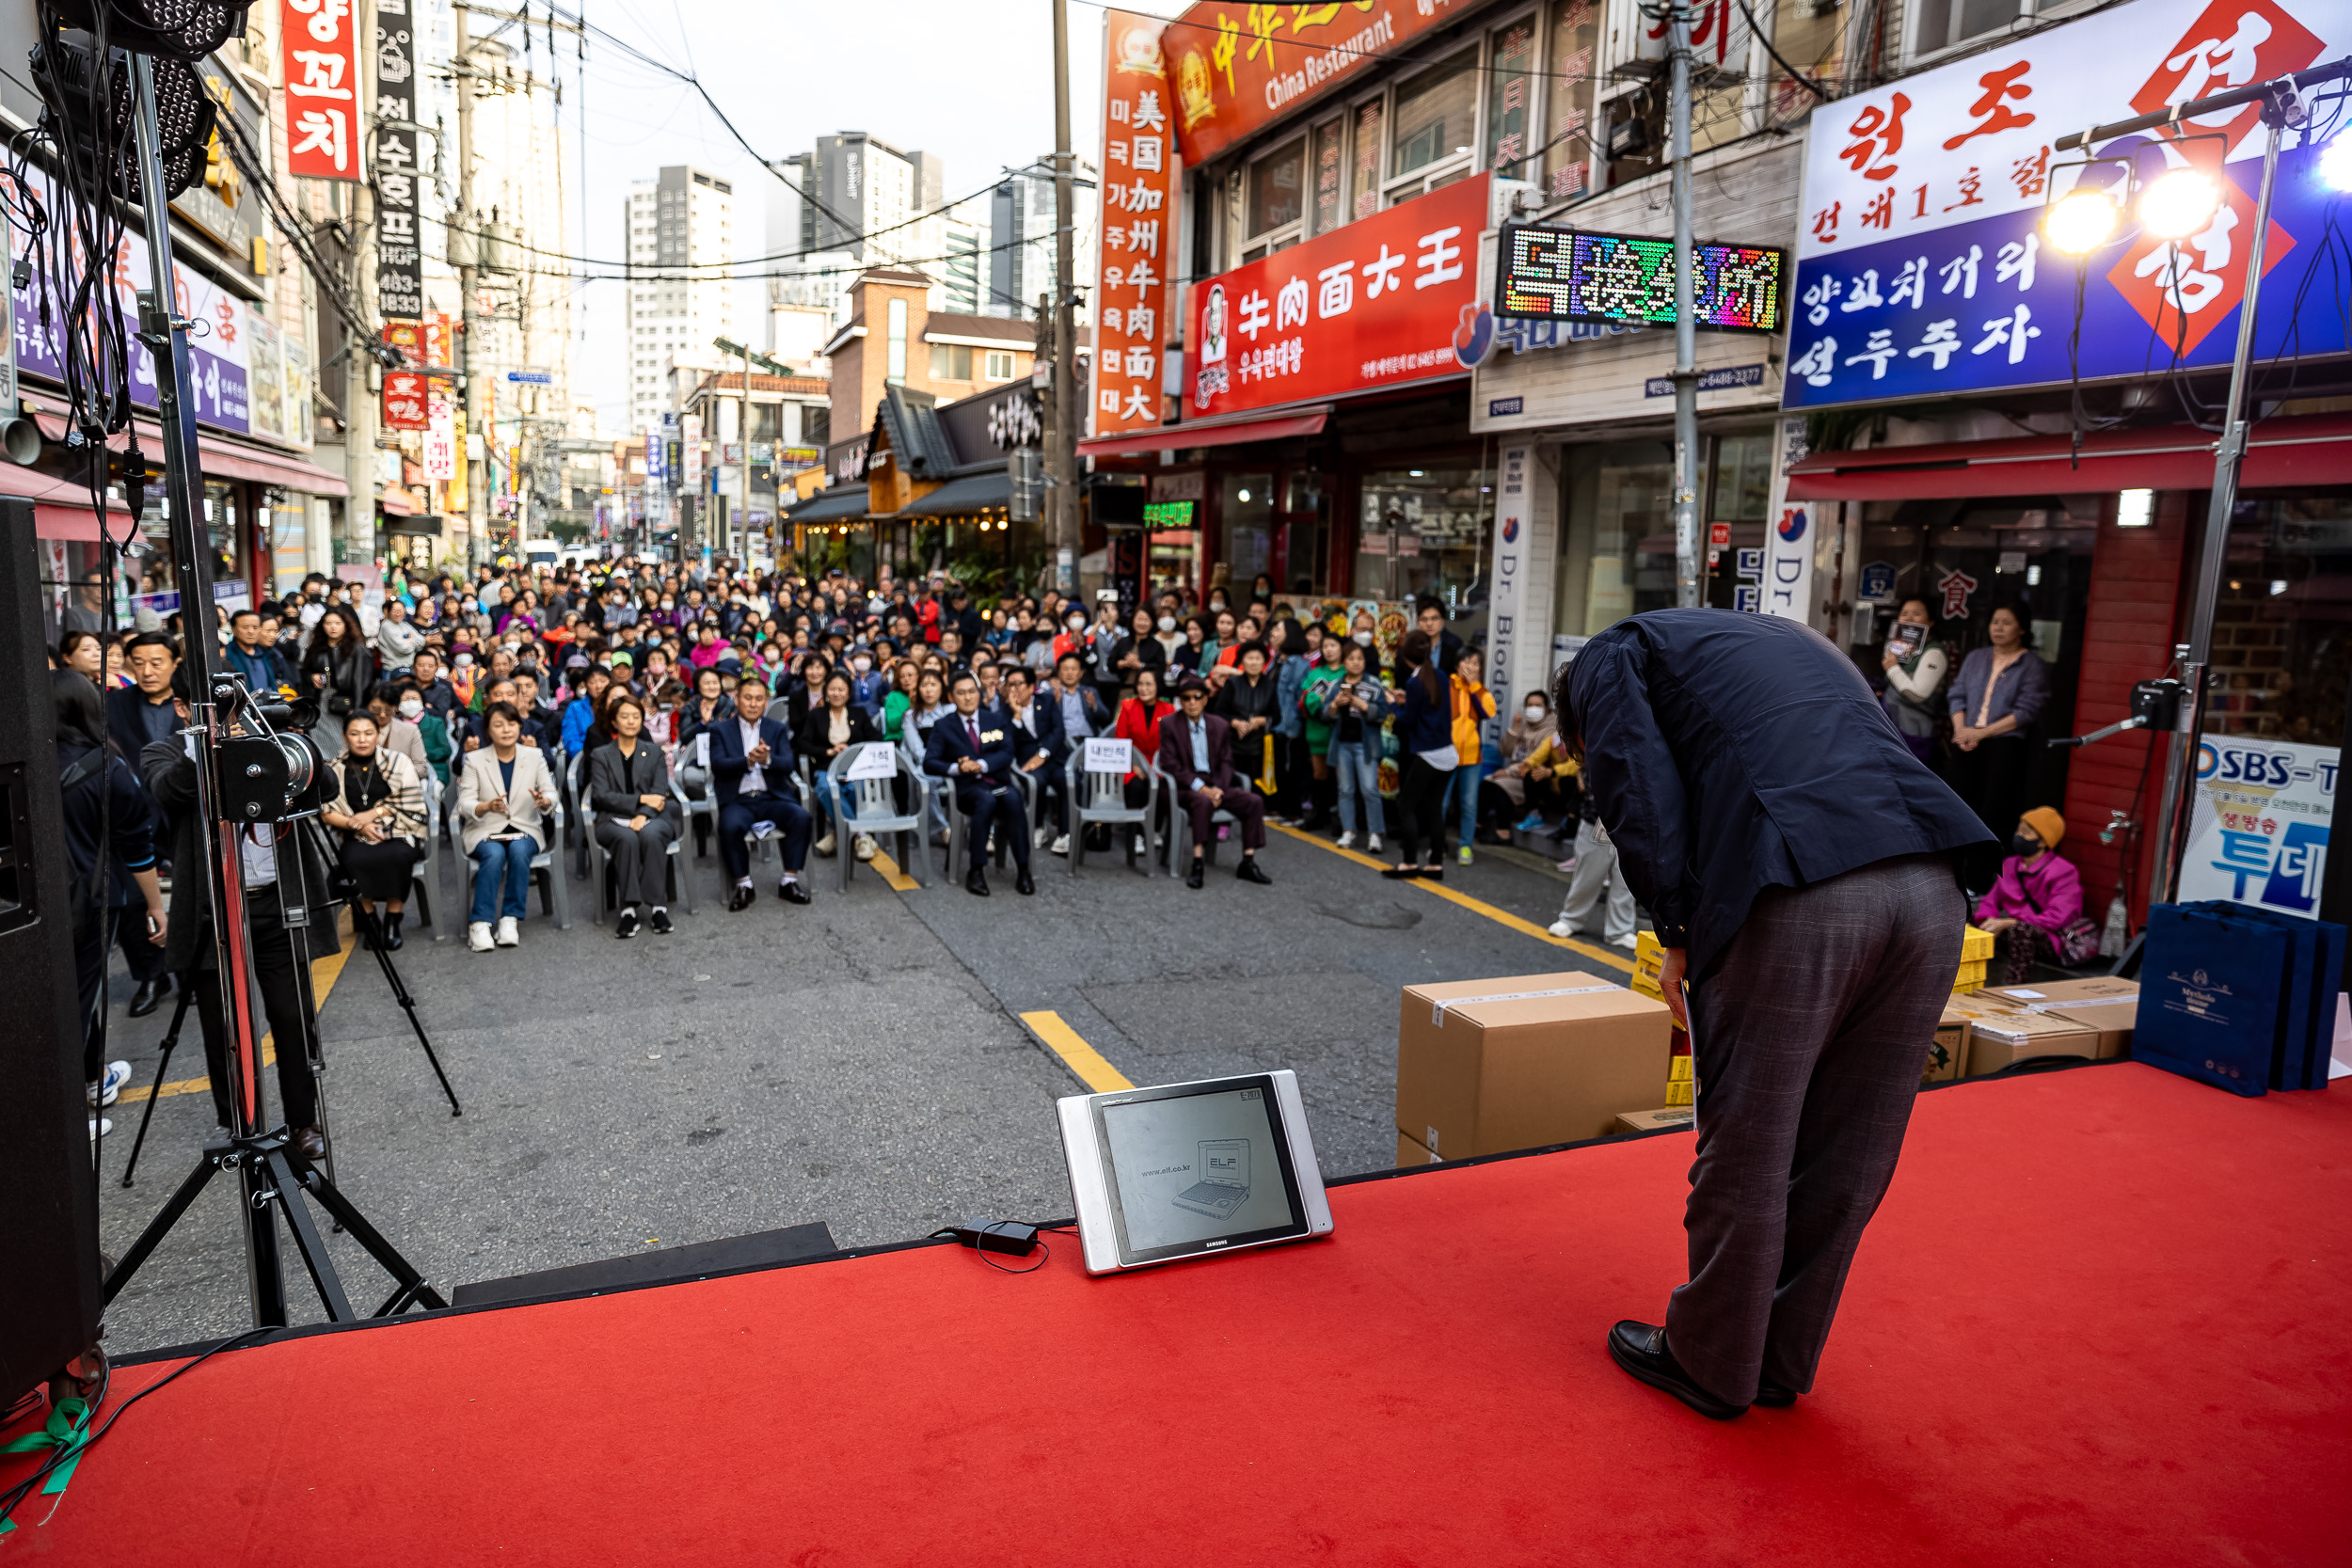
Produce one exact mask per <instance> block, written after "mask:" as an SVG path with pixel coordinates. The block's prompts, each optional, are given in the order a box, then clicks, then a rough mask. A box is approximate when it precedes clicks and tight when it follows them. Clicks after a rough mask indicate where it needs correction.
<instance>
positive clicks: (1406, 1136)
mask: <svg viewBox="0 0 2352 1568" xmlns="http://www.w3.org/2000/svg"><path fill="white" fill-rule="evenodd" d="M1441 1164H1445V1162H1444V1161H1442V1160H1440V1159H1438V1157H1437V1156H1436V1155H1434V1154H1432V1153H1430V1152H1429V1146H1428V1145H1426V1144H1424V1143H1422V1141H1421V1140H1420V1139H1419V1138H1416V1137H1414V1136H1413V1135H1412V1134H1411V1133H1410V1132H1399V1133H1398V1134H1397V1135H1396V1168H1397V1169H1399V1170H1405V1169H1407V1168H1409V1167H1411V1166H1413V1165H1441Z"/></svg>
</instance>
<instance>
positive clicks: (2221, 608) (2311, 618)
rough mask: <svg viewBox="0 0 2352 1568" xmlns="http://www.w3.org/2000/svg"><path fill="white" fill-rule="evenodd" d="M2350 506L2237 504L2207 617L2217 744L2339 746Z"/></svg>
mask: <svg viewBox="0 0 2352 1568" xmlns="http://www.w3.org/2000/svg"><path fill="white" fill-rule="evenodd" d="M2347 647H2352V496H2305V497H2297V498H2295V499H2249V500H2242V501H2240V502H2239V503H2238V509H2237V518H2236V523H2235V526H2234V527H2233V528H2232V529H2231V531H2230V555H2229V575H2228V576H2227V577H2226V578H2223V579H2222V583H2221V593H2220V596H2219V598H2218V599H2217V601H2216V603H2215V607H2214V633H2213V663H2214V690H2215V694H2214V698H2213V702H2212V705H2211V707H2210V709H2209V712H2208V717H2207V721H2206V727H2207V728H2208V729H2209V730H2210V731H2211V732H2212V733H2214V734H2216V735H2239V736H2256V737H2259V738H2261V739H2264V740H2286V741H2293V742H2296V743H2298V744H2302V745H2310V746H2340V745H2342V744H2343V740H2344V705H2345V700H2346V697H2347V692H2346V689H2345V688H2346V684H2347V682H2352V659H2347V658H2346V657H2344V656H2345V651H2346V649H2347Z"/></svg>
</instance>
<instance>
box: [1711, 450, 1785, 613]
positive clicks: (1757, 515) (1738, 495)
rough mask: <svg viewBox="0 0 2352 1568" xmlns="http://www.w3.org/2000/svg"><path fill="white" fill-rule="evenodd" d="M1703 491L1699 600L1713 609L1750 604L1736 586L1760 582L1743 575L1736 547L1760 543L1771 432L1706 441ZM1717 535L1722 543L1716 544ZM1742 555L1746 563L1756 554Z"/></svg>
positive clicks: (1769, 492) (1768, 490)
mask: <svg viewBox="0 0 2352 1568" xmlns="http://www.w3.org/2000/svg"><path fill="white" fill-rule="evenodd" d="M1705 495H1706V497H1707V505H1706V507H1705V508H1704V510H1703V512H1702V514H1701V515H1702V518H1703V520H1704V522H1705V524H1706V527H1707V537H1706V538H1705V539H1703V540H1702V541H1701V546H1702V547H1703V548H1704V550H1705V552H1706V555H1705V560H1706V572H1705V575H1704V577H1703V578H1701V582H1702V588H1701V595H1702V598H1703V601H1704V602H1705V603H1707V604H1709V605H1712V606H1713V607H1714V608H1716V609H1717V610H1747V609H1753V608H1754V606H1753V605H1752V604H1750V603H1748V602H1747V600H1749V599H1753V598H1755V597H1756V594H1753V593H1752V594H1748V595H1745V596H1744V597H1743V596H1742V595H1741V594H1740V588H1741V587H1742V586H1747V587H1751V588H1760V586H1761V583H1760V579H1756V578H1753V577H1747V578H1743V576H1742V574H1741V573H1740V562H1741V560H1742V558H1741V556H1740V551H1742V550H1749V551H1754V550H1760V549H1762V548H1763V547H1764V515H1765V509H1766V508H1767V507H1768V506H1769V505H1770V504H1771V502H1772V436H1771V434H1770V433H1769V432H1766V433H1761V434H1758V435H1754V436H1717V437H1716V438H1715V439H1714V440H1713V441H1712V442H1710V443H1709V450H1708V476H1707V488H1706V491H1705ZM1718 538H1723V539H1724V543H1723V544H1721V545H1718V544H1716V543H1715V540H1716V539H1718ZM1746 559H1747V560H1748V561H1749V562H1754V561H1755V560H1756V557H1755V556H1753V555H1751V556H1749V557H1747V558H1746Z"/></svg>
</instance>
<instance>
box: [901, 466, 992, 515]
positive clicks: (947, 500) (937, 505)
mask: <svg viewBox="0 0 2352 1568" xmlns="http://www.w3.org/2000/svg"><path fill="white" fill-rule="evenodd" d="M1011 505H1012V475H1011V473H1010V472H1009V471H1008V470H1006V469H1004V468H993V469H991V470H990V471H989V472H987V473H984V474H966V475H964V476H963V477H962V478H961V479H951V480H949V481H948V482H947V483H945V484H943V485H941V486H940V487H939V488H938V489H936V490H934V491H932V492H931V493H930V495H928V496H925V497H924V498H923V499H921V500H919V501H916V502H915V503H914V505H913V506H910V507H908V508H907V509H906V511H905V512H903V513H901V514H899V515H901V516H906V517H966V516H970V515H973V514H975V513H978V512H990V511H1001V510H1003V509H1005V508H1008V507H1009V506H1011Z"/></svg>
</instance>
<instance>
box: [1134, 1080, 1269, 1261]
mask: <svg viewBox="0 0 2352 1568" xmlns="http://www.w3.org/2000/svg"><path fill="white" fill-rule="evenodd" d="M1102 1118H1103V1130H1104V1139H1105V1142H1106V1144H1107V1146H1108V1149H1109V1154H1110V1164H1111V1171H1112V1175H1113V1176H1114V1178H1115V1185H1116V1191H1115V1193H1114V1201H1115V1203H1116V1207H1117V1210H1118V1212H1119V1215H1120V1224H1121V1226H1122V1227H1123V1228H1124V1229H1125V1231H1126V1237H1127V1246H1128V1248H1129V1250H1131V1251H1134V1252H1139V1253H1140V1252H1149V1251H1152V1249H1154V1248H1158V1247H1166V1246H1180V1245H1184V1244H1186V1243H1195V1242H1201V1241H1206V1240H1209V1239H1211V1238H1214V1237H1218V1236H1234V1235H1241V1234H1245V1233H1248V1232H1251V1231H1259V1230H1271V1229H1276V1228H1279V1227H1285V1226H1296V1225H1299V1224H1301V1223H1302V1221H1301V1219H1300V1215H1299V1212H1298V1211H1297V1209H1296V1207H1295V1205H1294V1203H1293V1200H1292V1197H1291V1195H1290V1192H1289V1189H1288V1185H1287V1184H1286V1183H1285V1182H1284V1181H1283V1180H1282V1176H1281V1172H1280V1168H1279V1159H1278V1156H1277V1154H1276V1148H1275V1140H1276V1138H1277V1136H1278V1133H1277V1131H1276V1128H1275V1124H1274V1119H1273V1117H1271V1116H1270V1115H1269V1114H1268V1111H1267V1100H1266V1092H1265V1090H1263V1089H1261V1088H1241V1089H1232V1090H1228V1091H1225V1092H1223V1093H1218V1094H1200V1095H1184V1096H1180V1097H1177V1098H1172V1099H1166V1100H1140V1101H1130V1102H1128V1103H1124V1104H1114V1105H1105V1106H1104V1108H1103V1111H1102Z"/></svg>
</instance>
